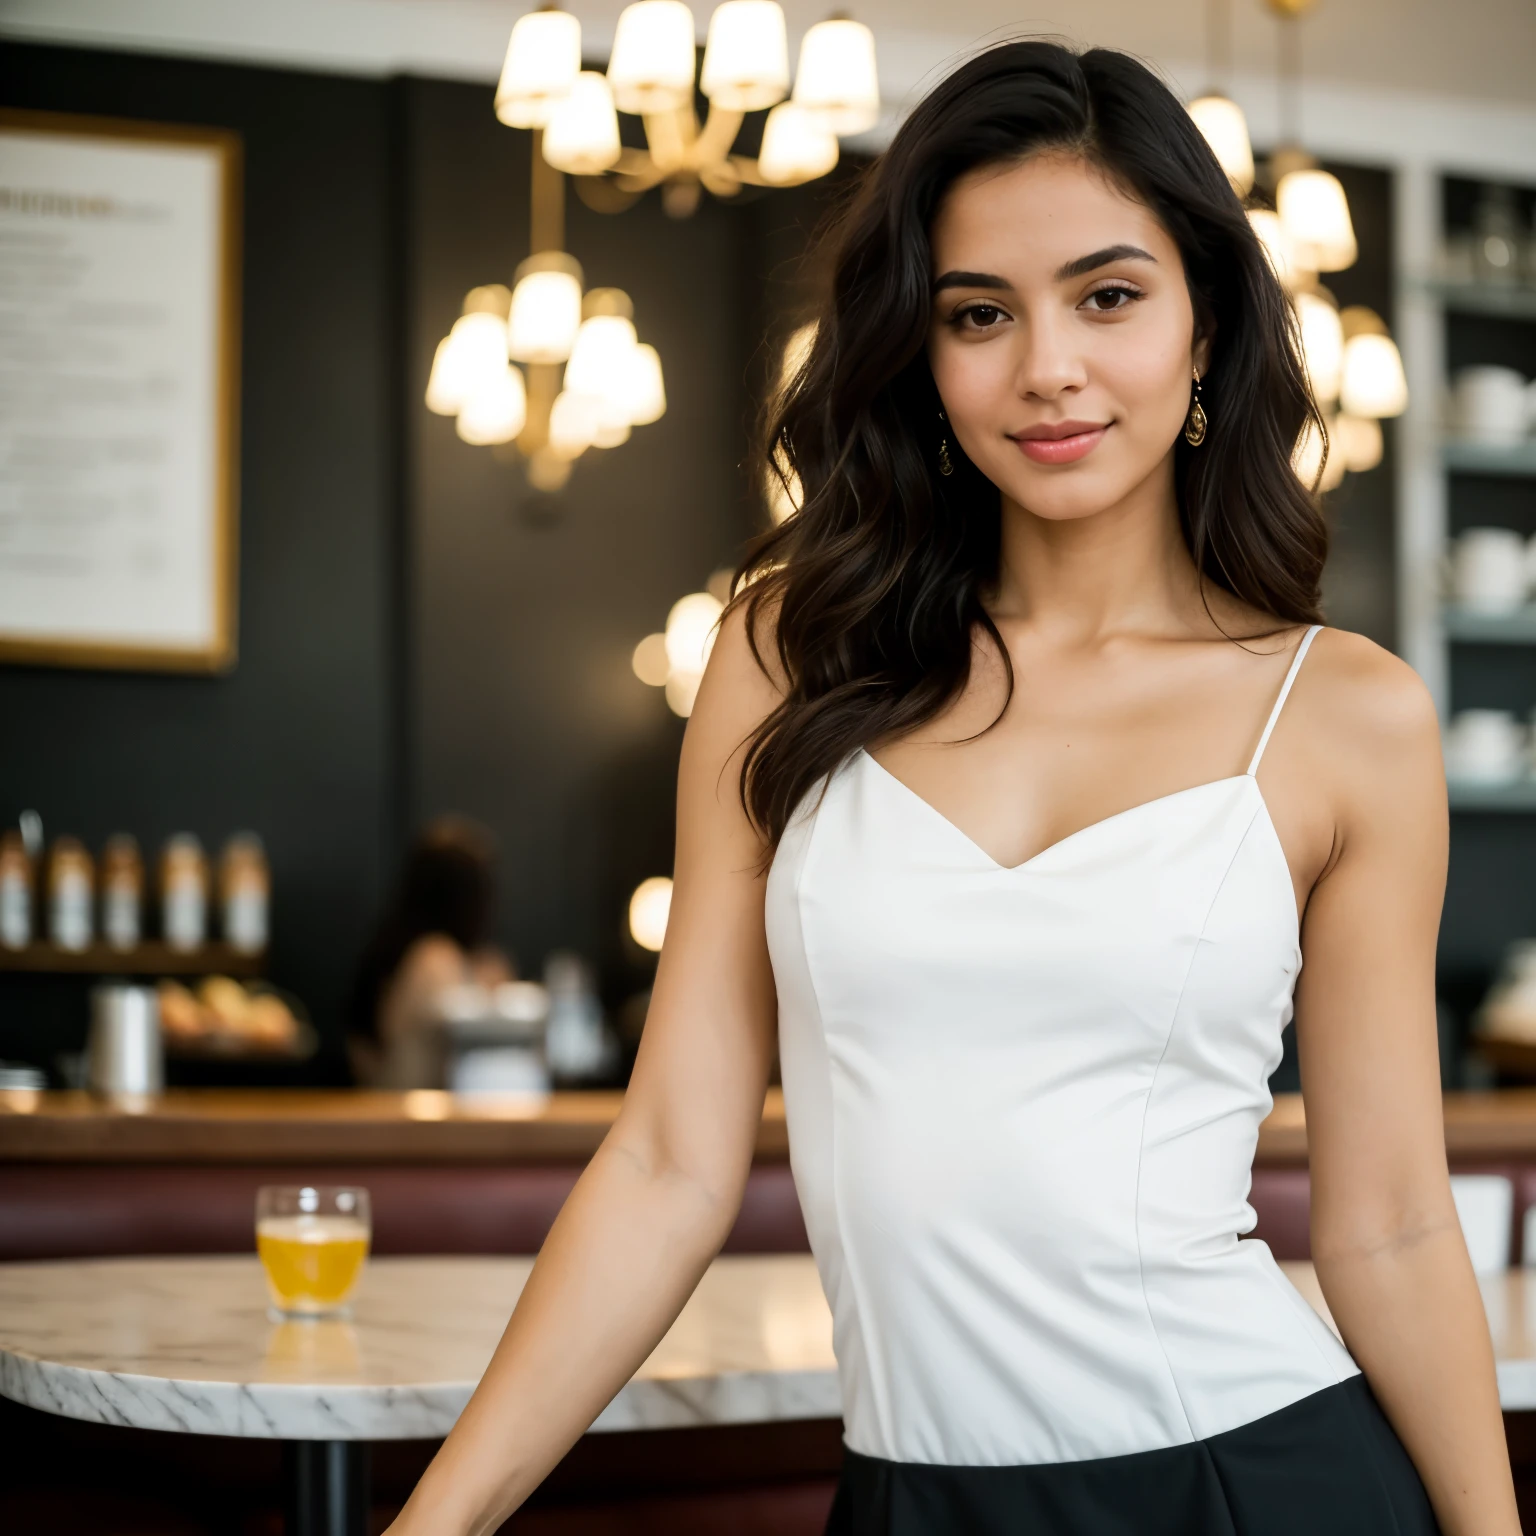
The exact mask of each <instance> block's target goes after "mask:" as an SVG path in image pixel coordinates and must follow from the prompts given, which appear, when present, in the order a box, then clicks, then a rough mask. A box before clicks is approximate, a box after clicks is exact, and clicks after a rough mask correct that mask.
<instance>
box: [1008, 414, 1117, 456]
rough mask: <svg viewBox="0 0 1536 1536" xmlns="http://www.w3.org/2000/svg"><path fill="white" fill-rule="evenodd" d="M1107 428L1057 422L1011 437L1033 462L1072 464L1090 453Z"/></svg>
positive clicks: (1073, 422)
mask: <svg viewBox="0 0 1536 1536" xmlns="http://www.w3.org/2000/svg"><path fill="white" fill-rule="evenodd" d="M1108 430H1109V425H1108V423H1094V422H1091V421H1057V422H1051V423H1049V424H1047V425H1044V426H1038V427H1029V428H1027V429H1026V430H1025V431H1023V432H1016V433H1013V434H1012V436H1013V440H1014V442H1016V443H1017V444H1018V445H1019V449H1020V451H1021V452H1022V453H1023V454H1024V455H1025V457H1027V458H1030V459H1033V460H1034V461H1035V463H1037V464H1073V463H1075V462H1076V461H1077V460H1078V459H1081V458H1084V457H1086V456H1087V455H1088V454H1090V453H1092V452H1093V450H1094V449H1095V448H1097V447H1098V446H1099V444H1100V443H1101V442H1102V441H1103V439H1104V434H1105V433H1106V432H1107V431H1108Z"/></svg>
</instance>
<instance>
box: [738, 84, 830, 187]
mask: <svg viewBox="0 0 1536 1536" xmlns="http://www.w3.org/2000/svg"><path fill="white" fill-rule="evenodd" d="M836 164H837V140H836V138H835V137H833V135H832V134H830V133H828V132H827V130H826V129H825V128H823V127H822V126H821V124H820V123H819V122H817V120H816V118H815V116H814V115H813V114H812V113H810V112H807V111H806V109H805V108H804V107H802V106H799V105H797V104H796V103H795V102H793V101H781V102H780V103H779V104H778V106H776V107H775V108H774V109H773V111H771V112H770V113H769V114H768V121H767V122H766V123H764V124H763V147H762V149H761V150H759V151H758V156H757V168H758V171H759V172H760V173H761V175H762V178H763V180H764V181H767V182H771V183H772V184H773V185H774V186H776V187H792V186H795V185H796V184H797V183H799V182H802V181H814V180H815V179H816V178H817V177H818V176H825V175H826V174H827V172H828V171H830V170H831V169H832V167H833V166H835V165H836Z"/></svg>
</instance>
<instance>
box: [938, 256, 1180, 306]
mask: <svg viewBox="0 0 1536 1536" xmlns="http://www.w3.org/2000/svg"><path fill="white" fill-rule="evenodd" d="M1156 260H1157V257H1155V256H1154V255H1153V254H1152V253H1151V251H1144V250H1142V248H1141V247H1140V246H1139V245H1106V246H1105V247H1104V249H1103V250H1102V251H1093V252H1091V253H1090V254H1089V255H1087V256H1079V257H1077V258H1076V259H1075V260H1073V261H1069V262H1067V263H1066V265H1065V266H1060V267H1057V269H1056V274H1055V276H1056V281H1057V282H1058V283H1065V282H1069V281H1070V280H1071V279H1072V278H1074V277H1082V276H1083V275H1084V274H1085V273H1088V272H1092V271H1094V270H1095V269H1097V268H1099V267H1107V266H1108V265H1109V264H1110V262H1112V261H1150V262H1156ZM1012 287H1013V284H1012V283H1010V282H1009V281H1008V279H1007V278H1006V277H998V276H997V274H996V273H993V272H958V271H957V272H946V273H944V274H943V275H942V276H941V277H936V278H934V280H933V292H934V293H935V294H938V293H940V292H942V291H943V290H944V289H945V288H998V289H1011V288H1012Z"/></svg>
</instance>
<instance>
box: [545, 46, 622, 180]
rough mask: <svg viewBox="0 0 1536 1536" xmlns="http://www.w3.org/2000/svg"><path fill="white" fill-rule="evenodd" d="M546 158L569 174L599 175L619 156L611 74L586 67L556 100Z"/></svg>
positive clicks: (551, 114) (546, 136) (548, 133)
mask: <svg viewBox="0 0 1536 1536" xmlns="http://www.w3.org/2000/svg"><path fill="white" fill-rule="evenodd" d="M544 158H545V159H546V160H547V161H549V163H550V164H551V165H552V166H554V168H555V169H556V170H557V171H564V172H565V173H566V174H567V175H568V176H596V175H597V174H598V173H599V172H600V171H606V170H607V169H608V168H609V167H610V166H612V165H614V164H616V163H617V161H618V158H619V117H618V113H617V112H615V111H614V108H613V90H612V88H611V87H610V86H609V84H608V77H607V76H606V75H600V74H598V73H597V71H596V70H592V69H584V70H582V72H581V73H580V74H579V75H577V76H576V80H575V83H574V84H573V85H572V86H571V90H570V94H569V95H567V96H566V97H565V98H564V100H562V101H559V102H557V103H556V104H555V109H554V111H553V112H552V113H550V118H549V124H548V126H547V127H546V128H545V129H544Z"/></svg>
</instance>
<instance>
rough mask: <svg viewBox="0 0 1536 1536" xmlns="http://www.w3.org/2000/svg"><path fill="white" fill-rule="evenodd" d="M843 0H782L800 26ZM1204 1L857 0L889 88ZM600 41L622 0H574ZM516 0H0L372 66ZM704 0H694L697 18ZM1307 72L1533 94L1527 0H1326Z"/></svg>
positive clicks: (1118, 31) (166, 34)
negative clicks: (989, 47)
mask: <svg viewBox="0 0 1536 1536" xmlns="http://www.w3.org/2000/svg"><path fill="white" fill-rule="evenodd" d="M834 4H835V0H785V10H786V12H787V14H788V16H789V21H790V28H791V33H792V35H797V34H798V33H799V32H801V31H803V30H804V29H805V28H806V27H808V26H809V25H810V24H811V23H812V22H814V21H817V20H819V19H820V18H821V17H822V16H823V15H825V14H826V13H827V11H828V10H829V9H830V8H832V6H833V5H834ZM1207 4H1208V0H1071V3H1068V0H1044V3H1040V0H1033V3H1032V5H1031V8H1030V9H1028V10H1025V11H1018V10H1015V9H1013V8H1012V7H1010V6H1008V5H1005V4H1002V3H1000V0H946V3H944V4H943V5H942V6H939V5H935V4H934V3H933V0H863V3H862V4H860V5H858V6H856V7H855V10H854V14H856V15H857V16H858V17H859V18H860V19H861V20H863V21H866V22H868V23H869V24H870V25H871V26H872V27H874V28H875V31H876V34H877V36H879V37H881V38H882V39H883V40H888V41H889V42H890V44H891V45H892V46H891V47H889V48H887V49H886V50H885V51H886V52H887V53H889V54H891V55H892V57H891V60H890V63H891V65H896V66H899V69H898V77H891V76H892V71H891V69H890V68H887V70H886V73H887V76H888V78H889V87H890V88H891V93H892V96H893V97H895V98H896V99H900V98H901V97H903V96H905V95H907V94H908V93H909V92H910V91H911V89H912V88H913V87H914V86H916V85H917V84H918V83H919V80H920V78H921V76H922V75H923V74H924V73H926V72H927V67H931V66H932V65H934V64H937V63H938V62H940V61H942V60H943V59H946V58H948V57H951V56H952V55H953V54H954V53H955V52H957V51H959V50H963V49H965V48H968V47H970V46H972V45H974V44H975V43H976V42H978V41H981V40H983V39H985V38H988V37H996V36H1003V35H1011V34H1015V33H1018V32H1035V33H1039V32H1046V33H1055V34H1058V35H1062V36H1066V37H1070V38H1073V39H1075V40H1077V41H1079V42H1082V43H1097V44H1104V45H1107V46H1110V47H1115V48H1123V49H1126V50H1128V51H1130V52H1132V53H1136V54H1140V55H1142V56H1143V57H1146V58H1148V59H1151V60H1156V61H1159V62H1161V63H1163V64H1165V65H1167V64H1170V63H1171V62H1173V61H1183V62H1184V64H1185V65H1186V66H1187V67H1188V66H1193V67H1197V68H1198V67H1202V66H1201V62H1200V61H1201V60H1203V58H1204V55H1205V42H1204V20H1205V14H1206V8H1207ZM568 5H569V8H570V9H572V10H574V11H575V12H576V13H577V14H578V15H579V16H580V17H581V19H582V22H583V25H584V28H585V30H586V32H587V34H588V38H589V40H590V42H591V44H592V45H593V46H594V48H597V49H601V48H602V47H603V46H604V45H605V44H606V42H607V40H608V39H609V38H611V36H612V29H613V22H614V20H615V18H616V17H617V16H618V13H619V11H620V10H621V9H622V0H568ZM1230 5H1231V15H1232V20H1233V33H1234V39H1235V56H1236V64H1237V67H1238V70H1239V71H1240V72H1241V73H1243V74H1253V75H1258V76H1261V77H1265V76H1268V75H1269V74H1271V73H1272V71H1273V69H1274V60H1275V34H1276V27H1277V23H1276V21H1275V20H1274V18H1273V17H1272V16H1271V15H1270V14H1269V12H1268V11H1267V10H1266V9H1264V7H1263V4H1262V3H1261V0H1230ZM529 8H530V7H529V6H528V5H527V4H519V3H517V0H257V3H252V0H0V31H3V32H6V33H9V34H11V35H13V36H32V37H37V38H40V39H41V38H54V39H58V40H61V41H76V42H80V43H82V44H88V43H91V42H102V43H116V44H121V45H126V46H134V47H141V48H164V49H167V50H170V51H176V52H196V53H203V54H210V53H211V54H213V55H215V56H234V57H245V58H266V59H270V60H271V61H273V62H286V63H305V62H308V63H311V64H314V65H324V66H325V67H329V68H342V69H346V68H352V69H356V70H359V71H365V72H370V73H372V72H376V71H380V70H387V69H420V70H435V71H438V72H444V73H451V74H453V75H459V76H471V77H481V76H489V75H491V74H494V72H495V69H496V65H497V63H499V54H500V51H501V48H502V45H503V43H504V40H505V37H506V34H507V31H508V29H509V27H510V25H511V22H512V20H513V19H514V18H515V17H516V16H518V15H520V14H521V13H522V12H523V11H524V10H527V9H529ZM709 8H710V4H709V0H698V3H696V5H695V8H694V9H695V14H696V16H698V18H699V21H700V24H701V26H702V24H703V21H704V18H705V15H706V13H707V11H708V9H709ZM1302 28H1303V36H1304V58H1305V63H1306V68H1307V72H1308V74H1309V76H1311V77H1312V78H1314V79H1318V80H1322V79H1331V80H1335V81H1340V82H1345V81H1358V82H1361V83H1365V84H1369V85H1373V86H1378V87H1389V88H1393V89H1395V90H1398V91H1407V92H1415V93H1417V92H1423V93H1429V94H1433V95H1440V96H1457V97H1464V98H1469V99H1472V100H1479V101H1490V100H1491V101H1502V102H1508V103H1510V104H1526V105H1529V104H1533V103H1536V3H1533V0H1457V3H1456V4H1447V3H1446V0H1318V4H1317V6H1316V8H1315V10H1314V11H1313V12H1312V14H1311V15H1309V16H1308V17H1307V18H1306V19H1305V20H1304V21H1303V23H1302Z"/></svg>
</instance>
